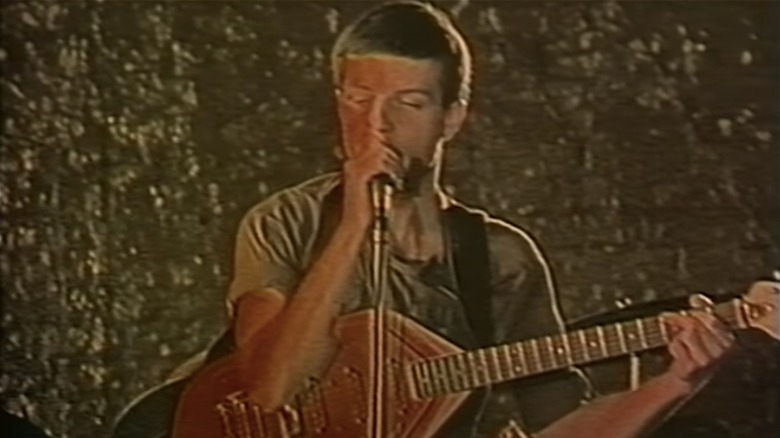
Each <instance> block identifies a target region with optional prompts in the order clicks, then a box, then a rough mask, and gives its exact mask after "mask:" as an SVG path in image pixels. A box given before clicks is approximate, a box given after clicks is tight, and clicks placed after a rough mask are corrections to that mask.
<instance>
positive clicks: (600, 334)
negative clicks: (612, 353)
mask: <svg viewBox="0 0 780 438" xmlns="http://www.w3.org/2000/svg"><path fill="white" fill-rule="evenodd" d="M596 335H598V337H599V344H601V354H602V357H609V351H608V350H607V340H606V339H605V338H604V329H603V328H601V326H596Z"/></svg>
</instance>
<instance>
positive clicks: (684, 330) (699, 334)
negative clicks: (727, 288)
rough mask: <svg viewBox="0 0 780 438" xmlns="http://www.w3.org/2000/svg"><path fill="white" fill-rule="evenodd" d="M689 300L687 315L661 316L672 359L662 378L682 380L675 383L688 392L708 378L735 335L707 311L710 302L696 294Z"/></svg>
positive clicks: (731, 343) (728, 348) (730, 346)
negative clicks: (690, 308)
mask: <svg viewBox="0 0 780 438" xmlns="http://www.w3.org/2000/svg"><path fill="white" fill-rule="evenodd" d="M690 301H691V307H692V308H693V310H692V311H691V312H689V313H688V315H686V316H683V315H678V314H666V315H663V320H664V323H665V324H666V326H667V328H668V329H669V332H670V333H671V336H672V340H671V342H670V343H669V353H670V354H671V355H672V357H673V358H674V360H673V362H672V365H671V366H670V367H669V370H668V371H667V372H666V374H665V375H664V377H665V378H667V379H670V380H671V381H672V382H674V383H682V384H683V385H678V386H682V387H683V388H684V389H685V390H687V391H690V390H693V389H694V388H696V386H698V385H699V384H700V383H703V382H704V381H706V380H707V379H708V378H709V377H711V376H712V373H713V371H714V370H715V368H716V367H717V365H718V364H720V363H721V361H722V359H723V358H724V357H725V356H726V354H727V353H728V352H729V351H730V349H731V348H732V347H733V345H734V335H733V334H731V332H729V331H728V329H727V328H726V326H725V325H724V324H723V323H722V322H721V321H719V320H718V319H717V318H716V317H715V316H713V315H712V314H710V313H709V312H708V310H709V309H710V308H711V307H712V302H711V301H710V300H709V299H708V298H706V297H704V296H703V295H699V294H697V295H693V296H691V300H690Z"/></svg>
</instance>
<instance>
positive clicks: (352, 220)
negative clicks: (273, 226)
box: [234, 145, 401, 410]
mask: <svg viewBox="0 0 780 438" xmlns="http://www.w3.org/2000/svg"><path fill="white" fill-rule="evenodd" d="M400 166H401V164H400V157H399V156H398V153H397V152H395V151H393V150H391V149H389V148H386V147H383V146H381V145H373V146H371V147H366V148H364V149H361V150H360V151H358V152H357V153H356V154H355V155H354V156H352V157H350V158H349V159H347V161H345V162H344V167H343V172H342V178H343V197H342V205H341V215H340V218H341V219H340V221H339V223H338V225H337V226H336V228H335V230H334V232H333V234H332V235H331V236H330V238H329V240H328V241H327V244H326V245H325V246H324V248H323V250H322V252H321V253H320V254H319V256H318V257H317V259H316V260H315V261H314V262H313V263H312V264H311V267H310V268H309V269H308V270H307V272H305V273H303V274H302V278H301V279H300V281H299V282H298V283H297V285H295V286H294V287H293V290H287V291H281V290H277V289H275V288H273V287H261V285H264V284H265V283H266V281H264V279H263V275H264V269H266V268H267V266H264V263H266V262H267V260H264V257H253V256H252V254H257V253H258V251H257V250H258V249H260V250H261V251H260V252H262V247H263V245H261V243H262V242H266V243H267V244H266V245H265V247H268V246H269V245H271V246H272V245H274V244H279V241H278V240H275V239H283V238H285V237H286V236H284V235H283V233H280V234H281V235H276V236H274V235H270V236H263V235H261V234H262V233H264V232H266V231H267V228H268V227H263V226H258V227H254V228H253V229H250V230H249V231H248V232H245V233H244V237H245V239H246V240H248V241H249V242H245V241H242V240H241V234H240V235H239V242H238V243H237V250H236V260H235V264H236V270H237V271H241V272H253V274H252V276H254V278H255V279H256V285H257V286H256V287H257V289H253V288H252V286H247V288H249V289H248V290H242V291H239V293H240V295H241V298H240V299H239V300H238V303H237V309H236V319H235V323H234V324H235V329H236V330H235V332H236V344H237V346H238V358H239V364H240V365H239V366H240V369H241V374H242V376H243V378H244V380H245V385H246V389H247V392H248V395H249V397H250V399H251V400H252V401H254V402H256V403H258V404H260V405H261V406H263V408H265V409H266V410H272V409H275V408H277V407H279V406H281V405H282V404H284V403H286V402H287V401H288V400H289V399H290V398H291V397H292V396H293V395H294V394H295V393H296V392H297V391H298V390H299V389H300V387H301V385H302V384H303V383H304V382H305V380H306V378H307V377H309V376H312V374H313V373H316V371H317V370H318V369H319V367H320V366H321V365H322V362H323V360H324V359H325V358H326V357H325V356H326V355H327V353H328V351H329V347H330V346H331V345H333V334H332V325H333V322H334V320H335V318H336V316H338V313H339V310H340V307H341V304H342V300H343V294H344V291H345V290H346V289H347V285H348V282H349V280H350V278H351V276H352V273H353V272H354V269H355V266H356V262H357V260H358V258H359V255H360V252H361V248H362V247H363V242H364V240H365V235H366V230H367V229H368V227H369V226H370V224H371V214H372V208H371V199H370V193H369V182H370V180H371V179H372V178H373V177H374V176H375V175H378V174H380V173H388V174H399V172H400V168H401V167H400ZM242 245H248V247H249V249H245V250H242ZM243 248H247V247H246V246H244V247H243ZM246 292H251V293H246Z"/></svg>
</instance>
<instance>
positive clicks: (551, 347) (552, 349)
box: [544, 336, 559, 368]
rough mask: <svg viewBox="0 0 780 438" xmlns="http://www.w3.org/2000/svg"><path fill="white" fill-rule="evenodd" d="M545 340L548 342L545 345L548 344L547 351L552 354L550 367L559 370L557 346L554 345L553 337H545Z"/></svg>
mask: <svg viewBox="0 0 780 438" xmlns="http://www.w3.org/2000/svg"><path fill="white" fill-rule="evenodd" d="M544 340H545V341H546V342H545V344H547V351H549V352H550V365H552V367H551V368H558V366H559V364H558V361H557V360H556V357H555V356H556V355H555V346H554V345H553V343H552V337H551V336H545V338H544Z"/></svg>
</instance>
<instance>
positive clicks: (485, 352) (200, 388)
mask: <svg viewBox="0 0 780 438" xmlns="http://www.w3.org/2000/svg"><path fill="white" fill-rule="evenodd" d="M779 291H780V288H779V287H778V283H776V282H757V283H755V284H754V285H753V286H752V287H751V288H750V290H749V291H748V293H747V294H745V295H744V296H743V297H741V298H735V299H733V300H731V301H728V302H725V303H721V304H718V305H715V306H713V307H712V309H711V310H712V312H714V313H715V314H716V315H717V316H718V317H719V318H720V319H722V320H723V321H724V322H725V323H726V324H728V325H729V326H730V327H732V328H740V329H744V328H757V329H760V330H762V331H764V332H766V333H768V334H769V335H770V336H772V337H774V338H775V339H780V333H778V313H777V308H778V305H779V304H780V300H779V299H778V292H779ZM383 317H384V318H385V324H386V328H387V329H386V334H385V336H384V338H385V343H384V345H385V348H387V349H388V350H387V351H388V352H392V354H387V355H385V357H388V358H390V359H389V360H388V361H387V362H386V363H385V368H384V375H385V382H386V383H385V385H384V386H385V390H384V392H383V397H381V400H382V403H381V406H382V408H379V411H380V412H381V413H382V416H383V424H384V427H383V428H382V430H383V431H384V433H383V434H382V435H383V437H387V438H428V437H431V436H433V435H434V434H435V433H436V432H437V430H438V429H439V428H441V426H442V425H443V424H444V423H445V421H446V420H447V419H448V418H449V417H450V416H451V415H452V414H453V413H454V412H455V410H456V409H457V408H458V407H460V406H461V405H462V404H463V402H464V401H465V400H466V398H467V397H468V396H469V394H470V393H471V391H472V390H474V389H477V388H480V387H483V386H487V385H491V384H495V383H500V382H504V381H509V380H514V379H520V378H523V377H529V376H534V375H538V374H542V373H546V372H550V371H554V370H560V369H565V368H569V367H571V366H575V365H579V364H586V363H590V362H595V361H599V360H602V359H608V358H612V357H617V356H622V355H626V354H630V353H634V352H640V351H644V350H649V349H653V348H657V347H661V346H663V345H666V344H667V343H668V342H669V336H668V333H667V332H666V327H665V324H664V323H663V321H662V319H661V317H659V316H653V317H646V318H640V319H635V320H632V321H627V322H620V323H615V324H609V325H603V326H597V327H593V328H588V329H584V330H577V331H572V332H569V333H565V334H561V335H553V336H546V337H541V338H535V339H531V340H527V341H522V342H517V343H511V344H505V345H500V346H494V347H489V348H482V349H479V350H475V351H468V352H467V351H463V350H461V349H460V348H458V347H457V346H455V345H453V344H452V343H450V342H449V341H447V340H445V339H443V338H441V337H439V336H437V335H435V334H433V333H431V332H430V331H429V330H427V329H426V328H424V327H422V326H421V325H419V324H417V323H416V322H414V321H412V320H410V319H408V318H406V317H404V316H402V315H400V314H397V313H394V312H391V311H388V312H385V313H384V316H383ZM375 318H376V314H375V312H374V311H373V310H365V311H361V312H356V313H353V314H349V315H345V316H343V317H341V318H340V319H339V320H338V322H337V323H336V326H335V334H336V338H337V340H338V343H339V349H338V351H337V353H336V354H335V357H334V359H333V362H332V363H331V364H330V366H329V367H328V370H327V372H326V373H325V375H324V376H323V378H322V379H320V380H318V381H316V382H313V383H311V384H310V385H309V386H308V387H307V389H305V390H304V391H302V392H301V393H300V394H298V395H297V396H296V397H295V400H294V401H293V402H292V403H289V404H287V405H285V406H283V407H282V408H280V409H278V410H275V411H271V412H265V411H264V410H262V408H260V407H259V406H257V405H254V404H252V403H249V402H248V401H247V399H246V396H245V392H244V391H243V390H242V387H241V383H240V382H241V380H240V378H239V374H238V371H237V366H236V364H235V356H227V357H225V358H223V359H221V360H219V361H217V362H215V363H213V364H211V365H209V366H207V367H205V368H204V369H203V370H201V371H200V372H198V373H197V374H196V375H195V376H194V377H193V379H192V380H191V382H190V383H189V385H188V386H187V387H186V388H185V390H184V392H183V393H182V395H181V397H180V399H179V404H178V406H177V411H176V415H175V418H174V429H173V437H174V438H292V437H321V438H368V437H374V436H375V434H374V433H372V432H373V431H372V430H371V429H370V428H369V423H370V421H369V420H370V419H369V416H370V415H371V412H372V410H376V408H375V407H374V406H372V405H371V402H372V401H374V400H376V398H375V397H373V396H372V394H370V393H369V391H368V388H369V387H370V386H371V375H370V372H369V370H370V367H369V362H368V359H367V358H369V357H370V355H369V346H368V345H369V343H368V336H369V333H370V328H371V327H372V326H373V324H374V321H375ZM376 438H379V437H376Z"/></svg>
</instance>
